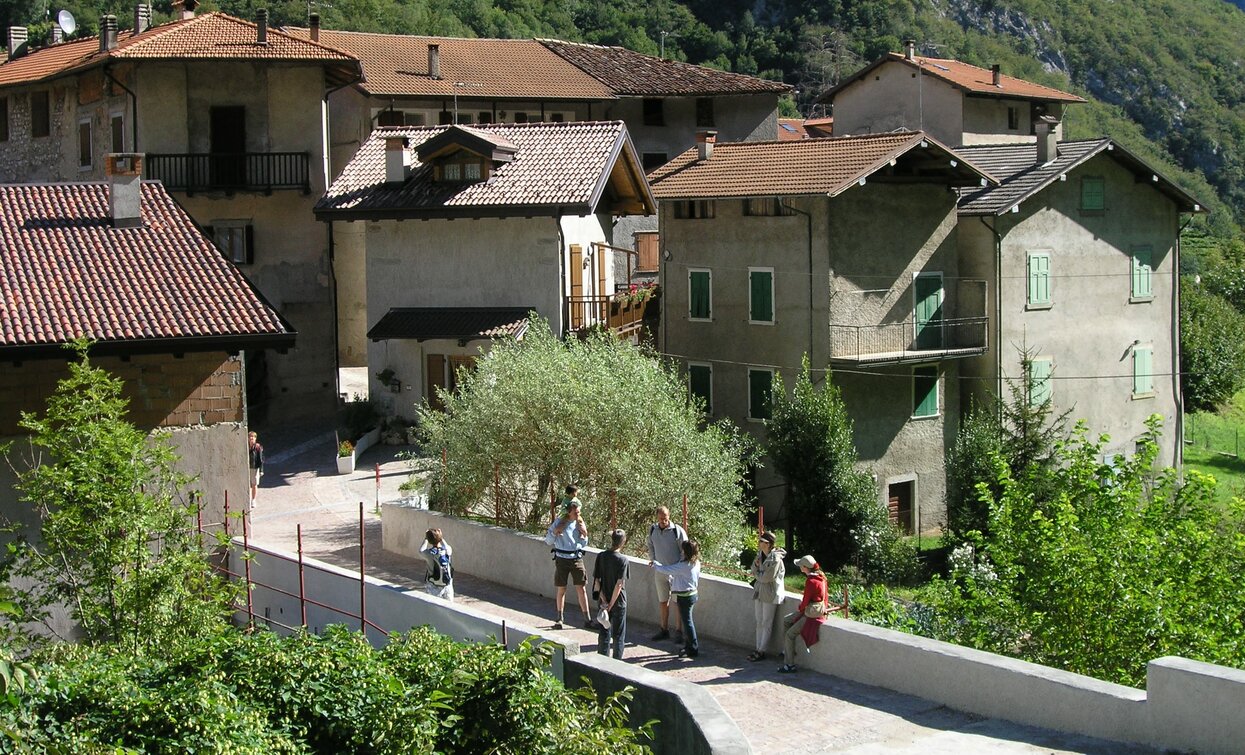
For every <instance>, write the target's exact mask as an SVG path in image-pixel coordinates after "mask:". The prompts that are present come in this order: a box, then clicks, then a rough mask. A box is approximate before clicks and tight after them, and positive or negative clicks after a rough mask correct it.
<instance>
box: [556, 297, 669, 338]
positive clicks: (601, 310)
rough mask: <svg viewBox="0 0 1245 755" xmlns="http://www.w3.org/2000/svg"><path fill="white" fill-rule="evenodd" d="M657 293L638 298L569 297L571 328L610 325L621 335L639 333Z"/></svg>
mask: <svg viewBox="0 0 1245 755" xmlns="http://www.w3.org/2000/svg"><path fill="white" fill-rule="evenodd" d="M656 296H657V294H656V293H654V294H652V295H651V296H649V297H647V298H644V299H642V300H639V301H636V300H635V299H633V298H632V297H629V296H626V295H617V294H616V295H614V296H568V297H566V307H567V318H566V322H567V324H568V330H571V331H581V330H585V329H587V328H591V327H596V326H599V327H604V328H608V329H609V330H610V331H612V332H613V333H615V334H617V335H619V336H627V335H631V334H633V333H635V332H636V331H638V330H639V329H640V327H641V326H642V325H643V324H644V313H645V312H646V311H647V309H648V307H649V305H650V304H651V303H653V302H654V299H655V298H656Z"/></svg>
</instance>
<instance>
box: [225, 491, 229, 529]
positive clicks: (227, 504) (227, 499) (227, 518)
mask: <svg viewBox="0 0 1245 755" xmlns="http://www.w3.org/2000/svg"><path fill="white" fill-rule="evenodd" d="M225 537H229V491H228V490H226V491H225Z"/></svg>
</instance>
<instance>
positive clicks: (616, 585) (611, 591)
mask: <svg viewBox="0 0 1245 755" xmlns="http://www.w3.org/2000/svg"><path fill="white" fill-rule="evenodd" d="M626 543H627V531H626V530H621V529H619V530H614V531H613V532H611V533H610V549H609V550H608V551H605V552H604V553H602V554H601V555H599V556H597V562H596V564H594V565H593V567H592V595H593V597H595V598H597V599H598V600H599V601H600V602H601V607H602V608H604V609H605V611H606V613H608V614H609V617H610V625H609V628H608V629H607V628H604V627H602V629H601V638H600V640H598V641H597V652H598V653H600V654H601V655H605V654H606V653H607V652H609V651H610V650H611V649H612V650H613V655H614V657H615V658H617V659H618V660H620V661H621V660H622V657H623V648H624V647H626V645H627V574H628V561H627V557H626V556H624V555H623V554H622V549H623V546H624V545H626Z"/></svg>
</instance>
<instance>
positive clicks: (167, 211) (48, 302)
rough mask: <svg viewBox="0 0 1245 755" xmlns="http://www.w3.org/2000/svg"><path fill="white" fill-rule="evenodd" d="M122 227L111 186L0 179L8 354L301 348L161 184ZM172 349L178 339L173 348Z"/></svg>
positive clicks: (1, 345)
mask: <svg viewBox="0 0 1245 755" xmlns="http://www.w3.org/2000/svg"><path fill="white" fill-rule="evenodd" d="M141 214H142V220H143V224H142V225H141V226H138V227H134V228H114V227H113V225H112V222H111V220H110V219H109V207H108V185H107V184H105V183H82V184H20V185H19V184H11V185H0V353H4V354H11V353H14V352H16V351H22V350H26V351H30V350H32V349H39V348H40V347H49V346H54V345H57V344H62V343H65V342H67V341H70V340H73V339H74V338H78V337H81V336H88V337H90V338H92V339H95V340H97V341H100V342H102V343H109V342H112V343H113V345H118V342H119V345H121V346H127V345H128V346H135V347H138V346H143V347H146V348H150V347H152V346H159V345H160V344H162V343H165V344H170V346H171V345H172V344H176V345H177V350H181V351H193V350H196V349H195V346H196V344H198V345H200V346H201V347H203V348H207V346H208V345H209V344H214V345H215V349H213V350H216V349H223V348H225V345H229V344H233V345H234V348H237V347H238V345H244V346H245V345H247V344H254V343H259V342H261V341H262V342H264V343H267V344H268V345H275V346H290V345H293V340H294V334H293V332H292V331H291V330H290V329H289V328H288V327H287V326H286V325H285V324H284V323H283V322H282V320H281V318H280V317H279V316H278V315H277V313H276V312H275V311H273V310H272V308H271V307H269V306H268V305H267V304H266V303H265V302H264V301H263V300H262V299H261V298H260V296H259V295H258V294H257V293H256V292H255V291H254V290H253V289H252V288H251V286H250V284H248V283H247V281H246V279H245V278H243V277H242V274H241V273H240V272H238V269H237V268H235V267H234V266H233V265H232V264H230V263H229V262H228V261H226V260H225V258H224V257H223V256H222V255H221V253H220V252H219V251H218V250H217V249H216V247H214V246H213V245H212V244H211V242H209V241H208V240H207V238H205V237H204V236H203V234H202V233H201V232H200V231H199V229H198V228H197V227H196V226H195V224H194V221H193V220H191V219H190V217H189V216H188V215H187V214H186V213H185V211H184V210H182V208H181V207H179V206H178V205H177V203H176V202H174V201H173V199H172V197H170V196H169V195H168V193H167V192H166V191H165V190H164V187H163V186H162V185H161V184H159V183H157V182H145V183H144V184H143V186H142V211H141ZM171 347H172V346H171Z"/></svg>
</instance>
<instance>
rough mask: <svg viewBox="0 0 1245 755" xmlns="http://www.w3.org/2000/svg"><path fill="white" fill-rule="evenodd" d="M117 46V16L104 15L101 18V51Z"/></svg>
mask: <svg viewBox="0 0 1245 755" xmlns="http://www.w3.org/2000/svg"><path fill="white" fill-rule="evenodd" d="M116 46H117V17H116V16H111V15H109V16H103V17H101V18H100V20H99V51H100V52H108V51H109V50H111V49H112V48H114V47H116Z"/></svg>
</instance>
